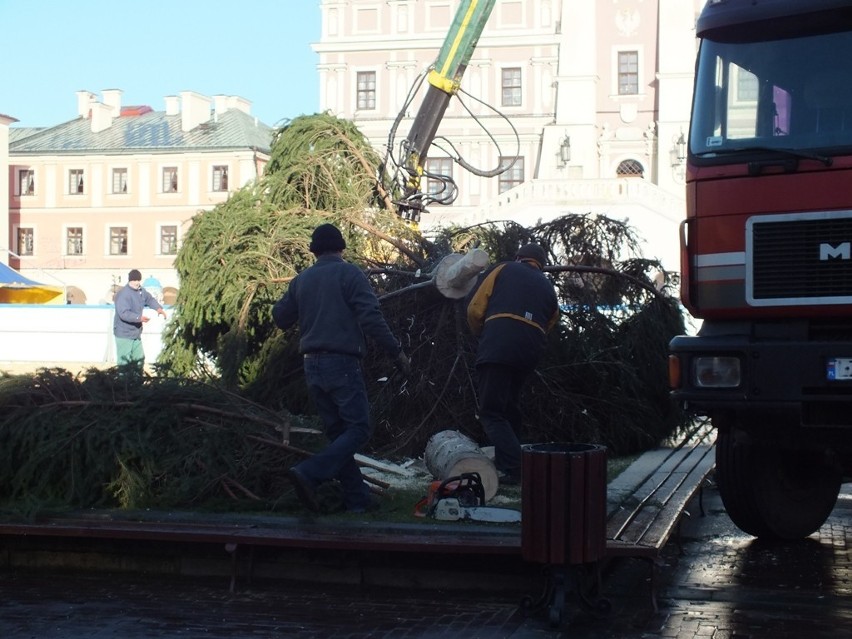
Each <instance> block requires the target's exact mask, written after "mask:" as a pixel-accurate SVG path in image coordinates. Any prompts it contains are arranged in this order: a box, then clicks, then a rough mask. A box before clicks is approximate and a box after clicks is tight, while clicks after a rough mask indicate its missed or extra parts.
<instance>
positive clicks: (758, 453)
mask: <svg viewBox="0 0 852 639" xmlns="http://www.w3.org/2000/svg"><path fill="white" fill-rule="evenodd" d="M841 479H842V473H841V471H840V468H839V465H838V464H837V463H836V462H835V461H834V460H833V459H832V458H831V456H830V455H827V454H825V453H821V452H815V451H800V450H791V449H783V448H779V447H775V446H770V445H767V444H765V443H763V442H760V441H757V440H755V439H752V438H751V437H750V436H749V435H748V434H747V433H745V432H744V431H742V430H741V429H738V428H720V429H719V435H718V438H717V440H716V480H717V483H718V486H719V493H720V495H721V496H722V501H723V502H724V504H725V509H726V510H727V511H728V515H729V516H730V517H731V521H733V522H734V524H736V526H737V527H738V528H740V529H741V530H742V531H743V532H746V533H748V534H750V535H754V536H755V537H763V538H776V539H801V538H802V537H807V536H808V535H810V534H812V533H814V532H816V531H817V530H819V528H820V526H822V525H823V523H825V520H826V519H828V516H829V515H830V514H831V511H832V510H833V509H834V505H835V503H836V501H837V495H838V494H839V492H840V484H841Z"/></svg>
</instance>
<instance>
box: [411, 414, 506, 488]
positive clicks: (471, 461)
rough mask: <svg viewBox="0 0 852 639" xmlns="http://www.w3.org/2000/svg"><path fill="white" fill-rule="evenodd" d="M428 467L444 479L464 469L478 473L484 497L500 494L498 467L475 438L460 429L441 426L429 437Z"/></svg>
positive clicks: (437, 476)
mask: <svg viewBox="0 0 852 639" xmlns="http://www.w3.org/2000/svg"><path fill="white" fill-rule="evenodd" d="M423 461H424V462H425V463H426V468H427V469H429V472H430V473H432V476H433V477H435V479H438V480H440V481H444V480H446V479H449V478H450V477H456V476H458V475H461V474H462V473H479V477H480V479H481V480H482V488H483V490H484V492H485V501H486V502H487V501H489V500H490V499H491V498H492V497H494V495H496V494H497V484H498V481H497V468H496V467H495V466H494V462H493V461H492V460H491V459H490V458H489V457H488V456H487V455H486V454H485V453H483V452H482V450H481V449H480V448H479V446H477V445H476V442H474V441H473V440H472V439H470V438H469V437H467V436H466V435H464V434H462V433H461V432H459V431H457V430H442V431H441V432H440V433H436V434H434V435H432V437H430V438H429V441H428V442H427V443H426V451H425V452H424V453H423Z"/></svg>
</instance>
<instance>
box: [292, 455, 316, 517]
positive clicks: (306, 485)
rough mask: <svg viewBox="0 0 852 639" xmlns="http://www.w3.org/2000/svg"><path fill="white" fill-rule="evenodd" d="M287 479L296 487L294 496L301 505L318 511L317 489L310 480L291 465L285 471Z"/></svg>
mask: <svg viewBox="0 0 852 639" xmlns="http://www.w3.org/2000/svg"><path fill="white" fill-rule="evenodd" d="M287 479H289V480H290V483H291V484H293V488H295V489H296V496H297V497H298V498H299V501H300V502H301V503H302V506H304V507H305V508H307V509H308V510H310V511H313V512H315V513H318V512H319V511H320V504H319V500H318V499H317V491H316V488H315V487H314V485H313V484H311V482H310V480H309V479H308V478H307V477H305V476H304V475H303V474H302V473H301V471H300V470H298V469H297V468H296V467H295V466H293V467H292V468H291V469H290V470H288V471H287Z"/></svg>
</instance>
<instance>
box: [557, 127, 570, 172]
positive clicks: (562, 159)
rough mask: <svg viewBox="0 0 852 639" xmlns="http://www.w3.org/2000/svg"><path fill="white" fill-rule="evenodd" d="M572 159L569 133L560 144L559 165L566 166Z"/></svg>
mask: <svg viewBox="0 0 852 639" xmlns="http://www.w3.org/2000/svg"><path fill="white" fill-rule="evenodd" d="M570 161H571V138H570V137H568V136H567V135H566V136H565V137H564V138H562V142H561V143H560V145H559V165H560V166H563V167H564V166H565V165H567V164H568V163H569V162H570Z"/></svg>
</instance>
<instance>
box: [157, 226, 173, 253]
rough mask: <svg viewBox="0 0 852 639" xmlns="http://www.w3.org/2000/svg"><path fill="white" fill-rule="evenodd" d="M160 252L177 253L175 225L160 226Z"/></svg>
mask: <svg viewBox="0 0 852 639" xmlns="http://www.w3.org/2000/svg"><path fill="white" fill-rule="evenodd" d="M160 254H161V255H177V226H174V225H169V226H161V227H160Z"/></svg>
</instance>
